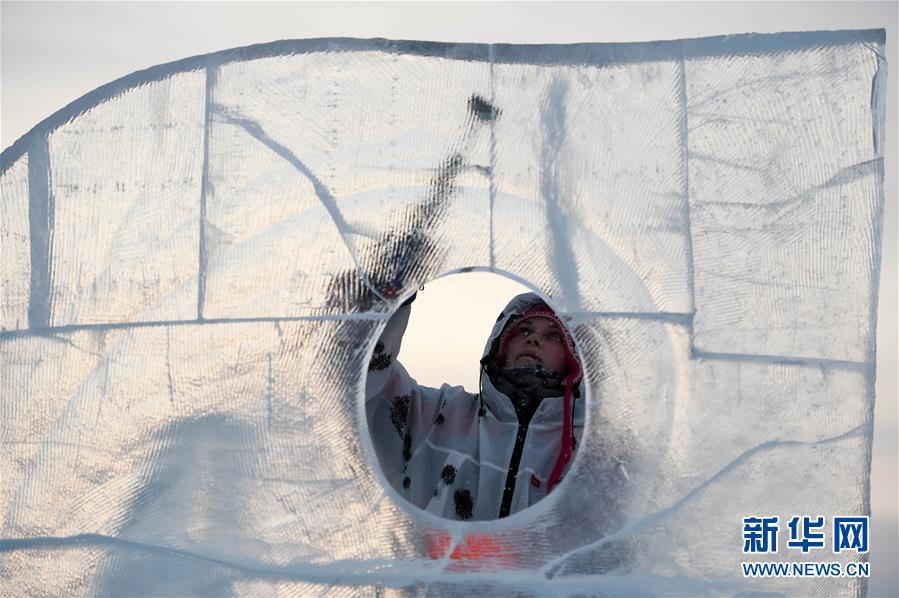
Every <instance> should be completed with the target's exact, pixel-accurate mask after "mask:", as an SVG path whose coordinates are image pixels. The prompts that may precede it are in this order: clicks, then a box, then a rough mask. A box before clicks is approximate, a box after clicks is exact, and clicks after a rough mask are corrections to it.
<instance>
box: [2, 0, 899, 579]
mask: <svg viewBox="0 0 899 598" xmlns="http://www.w3.org/2000/svg"><path fill="white" fill-rule="evenodd" d="M896 7H897V5H896V3H895V2H811V3H787V2H749V3H742V2H741V3H737V2H699V3H679V2H662V3H649V2H646V3H641V2H631V3H560V2H559V3H552V4H550V3H526V4H525V3H515V2H504V3H477V4H468V3H412V2H408V3H394V4H384V3H341V2H331V3H320V4H319V3H288V2H283V3H261V2H259V3H241V2H233V3H221V2H198V3H174V2H173V3H162V2H159V3H139V2H115V3H114V2H109V3H106V2H104V3H79V2H71V3H68V2H67V3H43V2H22V3H19V2H5V1H4V2H2V4H0V11H2V15H0V16H2V25H0V27H2V32H0V33H2V35H0V43H2V48H0V50H2V54H0V74H2V79H0V108H2V113H0V136H2V145H3V147H4V148H5V147H8V146H9V145H10V144H11V143H12V142H13V141H15V140H16V139H17V138H18V137H20V136H21V135H23V134H25V133H26V132H27V131H28V130H29V129H30V128H31V127H32V126H34V125H35V124H37V123H38V122H39V121H41V120H42V119H44V118H45V117H47V116H49V115H50V114H52V113H53V112H55V111H56V110H58V109H60V108H62V107H63V106H65V105H66V104H68V103H69V102H71V101H73V100H75V99H77V98H78V97H80V96H81V95H83V94H85V93H87V92H89V91H91V90H92V89H94V88H96V87H98V86H100V85H102V84H104V83H107V82H109V81H111V80H114V79H117V78H119V77H121V76H124V75H127V74H129V73H131V72H133V71H136V70H139V69H143V68H146V67H149V66H152V65H156V64H161V63H165V62H169V61H173V60H178V59H181V58H184V57H187V56H192V55H197V54H203V53H208V52H214V51H217V50H222V49H225V48H232V47H237V46H244V45H249V44H253V43H261V42H268V41H273V40H277V39H296V38H310V37H330V36H340V37H363V38H365V37H387V38H396V39H424V40H442V41H460V42H466V41H468V42H510V43H516V42H518V43H570V42H581V41H602V42H610V41H645V40H654V39H677V38H684V37H700V36H708V35H720V34H727V33H745V32H750V31H755V32H778V31H791V30H834V29H867V28H886V29H887V57H888V62H889V63H890V67H891V70H892V72H891V73H890V75H889V77H890V79H891V80H890V81H889V84H888V89H889V96H888V113H887V135H886V138H887V148H886V158H885V164H886V165H887V179H886V196H887V212H886V223H885V229H884V234H885V237H884V249H885V251H884V263H883V269H882V272H883V277H882V290H881V295H880V310H879V314H878V319H879V321H878V366H877V371H878V380H877V393H878V398H877V409H876V412H875V418H876V422H877V427H876V429H875V438H874V442H875V445H874V451H875V456H874V476H873V482H872V504H873V507H874V513H875V517H876V518H877V517H879V519H876V521H885V520H886V519H891V521H892V525H893V526H894V527H893V529H892V531H891V532H887V533H886V534H884V533H883V531H881V532H878V533H879V536H878V537H877V538H875V543H874V549H873V550H872V563H873V564H872V568H873V569H874V571H875V574H878V572H879V574H878V575H876V579H875V580H874V583H873V585H872V595H878V594H880V595H887V594H889V593H892V594H893V595H895V594H897V593H899V592H897V590H896V588H897V582H896V581H895V579H896V578H895V576H894V577H893V579H892V580H890V579H889V577H888V576H884V575H883V569H889V568H890V567H892V568H893V572H894V573H895V563H896V562H897V548H896V542H897V537H896V536H897V534H896V531H895V529H896V528H895V522H896V517H897V513H896V511H897V507H896V505H897V492H896V475H897V474H896V470H897V460H896V454H897V452H899V450H897V427H899V423H897V420H899V416H897V411H896V400H897V390H896V388H897V387H896V372H897V369H899V368H897V353H896V339H897V320H896V305H897V295H896V270H897V261H896V229H897V210H896V208H897V206H896V164H897V153H896V136H897V135H896V133H897V126H896V123H897V120H896V87H897V86H896V75H895V74H894V73H895V72H896V70H897V69H896V65H897V64H899V60H897V52H896V32H897V28H896V26H897V9H896ZM443 286H448V287H452V286H453V285H445V283H443V282H441V283H435V284H434V285H433V286H432V287H431V288H432V289H442V288H443ZM455 286H456V287H457V288H456V289H455V291H452V290H451V289H449V288H447V290H446V291H445V294H444V291H440V293H439V294H444V297H445V299H444V301H447V302H448V303H449V304H450V305H452V304H454V302H459V301H464V300H465V298H466V297H470V296H471V294H472V293H471V287H470V286H467V287H466V286H465V285H464V284H459V285H455ZM514 287H515V285H514V284H513V283H510V282H501V283H498V284H497V285H495V288H494V290H493V291H492V292H493V295H491V296H490V297H489V298H487V300H486V301H484V300H483V299H484V298H483V297H482V303H487V304H488V305H489V307H487V308H485V313H489V314H490V316H489V319H490V320H491V321H492V318H494V317H495V313H496V308H495V307H494V304H496V303H497V302H499V304H502V303H504V302H505V299H506V298H508V295H509V293H510V292H512V290H513V288H514ZM451 293H455V294H451ZM429 294H430V295H432V296H433V295H434V294H438V293H437V292H436V290H435V291H433V292H429V291H426V292H425V293H423V294H422V302H421V303H420V304H419V305H418V307H417V308H420V309H419V311H420V312H422V313H426V312H427V311H428V310H429V309H432V310H433V312H434V313H439V312H440V310H441V309H443V307H442V305H444V304H443V303H438V304H435V306H433V307H428V305H427V303H426V302H427V301H428V299H427V296H428V295H429ZM456 304H457V303H456ZM480 326H481V324H479V323H474V324H472V329H473V330H480V328H479V327H480ZM487 328H489V326H488V327H487ZM486 332H487V329H484V331H483V332H482V333H478V334H474V333H472V335H471V336H472V337H473V343H472V346H473V347H474V349H468V350H469V351H476V353H480V350H481V348H482V347H483V342H484V338H483V336H485V335H486ZM415 334H416V333H415V331H412V335H413V336H414V335H415ZM419 336H421V337H422V339H427V334H419ZM410 340H411V339H410ZM423 342H425V341H423ZM408 347H409V345H408V344H407V345H406V350H409V348H408ZM425 381H427V380H425ZM890 536H892V537H890ZM878 563H880V565H878ZM878 567H881V569H880V570H878Z"/></svg>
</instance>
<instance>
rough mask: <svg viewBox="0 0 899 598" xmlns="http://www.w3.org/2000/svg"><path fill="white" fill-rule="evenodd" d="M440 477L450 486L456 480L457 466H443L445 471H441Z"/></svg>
mask: <svg viewBox="0 0 899 598" xmlns="http://www.w3.org/2000/svg"><path fill="white" fill-rule="evenodd" d="M440 477H441V478H443V483H444V484H446V485H447V486H449V485H450V484H452V483H453V482H455V481H456V468H455V467H453V466H452V465H447V466H446V467H444V468H443V471H442V472H440Z"/></svg>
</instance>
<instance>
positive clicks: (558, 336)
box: [546, 330, 562, 343]
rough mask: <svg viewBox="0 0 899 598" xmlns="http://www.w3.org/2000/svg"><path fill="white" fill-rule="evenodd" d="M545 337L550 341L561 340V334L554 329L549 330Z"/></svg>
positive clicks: (558, 341)
mask: <svg viewBox="0 0 899 598" xmlns="http://www.w3.org/2000/svg"><path fill="white" fill-rule="evenodd" d="M546 338H548V339H549V340H551V341H554V342H557V343H561V342H562V334H561V333H560V332H557V331H555V330H552V331H550V332H549V333H548V334H547V335H546Z"/></svg>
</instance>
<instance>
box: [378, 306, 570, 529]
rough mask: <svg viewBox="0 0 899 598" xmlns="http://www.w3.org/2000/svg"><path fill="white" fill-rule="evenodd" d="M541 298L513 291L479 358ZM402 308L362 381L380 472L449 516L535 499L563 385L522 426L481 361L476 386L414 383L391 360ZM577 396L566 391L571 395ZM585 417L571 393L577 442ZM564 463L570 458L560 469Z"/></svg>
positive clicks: (477, 515)
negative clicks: (470, 389)
mask: <svg viewBox="0 0 899 598" xmlns="http://www.w3.org/2000/svg"><path fill="white" fill-rule="evenodd" d="M542 303H544V302H543V300H542V299H540V298H539V297H538V296H537V295H535V294H533V293H525V294H523V295H518V296H517V297H515V298H514V299H512V301H510V302H509V304H508V305H507V306H506V308H505V309H504V310H503V311H502V313H501V314H500V317H499V318H498V319H497V322H496V324H495V325H494V327H493V331H492V332H491V333H490V338H489V339H488V340H487V345H486V347H485V349H484V356H487V355H489V354H490V352H491V350H492V348H493V346H494V341H495V340H496V339H497V338H498V337H499V336H500V335H501V334H502V332H503V330H504V329H505V327H506V324H507V323H509V321H510V319H511V318H513V317H514V316H516V315H519V314H522V313H524V312H525V311H526V310H528V309H529V308H531V307H534V306H535V305H539V304H542ZM409 313H410V306H409V305H405V306H403V307H402V308H400V309H399V310H398V311H397V312H396V313H395V314H394V315H393V317H391V319H390V321H389V322H388V324H387V327H386V329H385V330H384V332H383V334H382V335H381V338H380V340H379V341H378V343H377V345H376V347H375V351H374V355H373V357H372V360H371V363H370V364H369V374H368V380H367V384H366V402H367V404H366V411H367V417H368V425H369V430H370V432H371V435H372V441H373V443H374V446H375V450H376V452H377V455H378V459H379V461H380V464H381V468H382V471H383V472H384V475H385V477H386V478H387V480H389V482H390V483H391V485H392V486H393V487H394V489H395V490H396V491H397V492H398V493H399V494H400V495H401V496H403V497H405V498H406V499H407V500H408V501H409V502H411V503H412V504H414V505H415V506H417V507H419V508H421V509H424V510H426V511H428V512H429V513H433V514H435V515H439V516H442V517H446V518H449V519H456V520H467V519H472V520H487V519H496V518H498V517H500V516H501V513H502V515H505V514H513V513H516V512H518V511H520V510H522V509H525V508H527V507H529V506H530V505H532V504H534V503H536V502H538V501H540V500H541V499H543V498H544V497H545V496H546V495H547V486H548V481H549V479H550V476H551V473H552V471H553V468H554V466H555V465H556V462H557V460H558V457H559V454H560V451H561V449H562V441H563V403H564V400H563V394H564V388H562V389H560V390H559V396H550V397H547V398H543V399H542V400H540V403H539V406H538V407H537V409H536V411H535V412H534V415H533V416H532V418H531V420H530V423H529V424H524V425H521V426H520V425H519V421H518V416H517V415H516V410H515V407H514V405H513V403H512V400H511V399H510V398H509V397H508V396H507V395H505V394H503V393H501V392H500V391H499V390H497V389H496V387H495V386H494V383H493V382H492V381H491V379H490V376H488V375H487V373H486V367H485V366H484V365H482V366H481V379H480V386H481V388H480V392H479V393H477V394H471V393H469V392H466V391H465V389H464V388H462V387H461V386H450V385H448V384H444V385H443V386H442V387H440V388H439V389H435V388H428V387H426V386H420V385H418V384H417V383H416V382H415V380H414V379H413V378H412V377H410V376H409V374H408V373H407V372H406V370H405V368H403V366H402V365H401V364H400V363H399V362H398V361H397V359H396V356H397V354H398V353H399V349H400V344H401V341H402V337H403V333H404V332H405V330H406V324H407V322H408V320H409ZM569 334H570V333H569ZM579 395H580V396H582V393H580V392H577V391H576V392H574V393H573V394H572V399H573V400H574V397H577V396H579ZM583 424H584V404H583V399H582V398H579V399H576V400H574V404H573V429H572V431H573V436H574V439H575V447H576V446H577V445H578V444H579V441H580V436H581V432H582V430H583ZM516 445H517V446H516ZM515 453H518V455H516V454H515ZM516 457H518V458H520V460H519V463H518V466H517V467H514V461H515V459H516ZM570 466H571V462H570V461H569V462H568V463H567V465H566V469H565V470H563V475H564V473H565V471H566V470H567V468H569V467H570ZM510 469H511V470H512V471H510ZM507 484H508V488H509V490H508V491H506V487H507ZM504 502H505V503H506V504H505V508H503V503H504Z"/></svg>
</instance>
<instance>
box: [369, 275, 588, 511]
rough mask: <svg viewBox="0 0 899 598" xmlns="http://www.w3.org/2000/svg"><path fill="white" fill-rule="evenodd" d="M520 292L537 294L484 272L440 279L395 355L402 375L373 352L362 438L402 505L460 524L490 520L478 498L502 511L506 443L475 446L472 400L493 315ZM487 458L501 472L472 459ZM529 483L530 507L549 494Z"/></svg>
mask: <svg viewBox="0 0 899 598" xmlns="http://www.w3.org/2000/svg"><path fill="white" fill-rule="evenodd" d="M526 292H533V289H531V288H529V287H527V286H525V285H524V284H522V283H521V282H517V281H515V280H512V279H510V278H507V277H505V276H499V275H496V274H493V273H490V272H467V273H463V274H454V275H449V276H444V277H441V278H438V279H436V280H433V281H431V282H428V283H426V284H425V286H424V290H422V291H419V292H418V294H417V296H416V299H415V301H414V302H413V303H412V306H411V313H410V316H409V321H408V325H407V327H406V331H405V334H403V336H402V345H401V348H400V351H399V354H398V355H397V356H396V361H397V362H399V364H401V366H402V369H403V370H405V372H407V373H408V377H404V376H402V375H398V374H397V373H396V372H398V371H399V368H398V366H397V364H395V363H394V362H393V360H392V359H390V360H387V359H383V358H381V359H379V352H380V347H373V352H372V353H373V355H372V359H371V360H370V361H369V364H370V369H369V372H368V378H367V385H366V386H367V389H366V393H367V395H369V397H370V400H369V401H367V404H366V416H367V417H366V419H367V422H368V432H369V434H370V436H371V441H372V446H373V448H374V450H375V454H376V455H377V460H378V464H379V465H380V470H381V473H382V475H383V477H382V479H383V480H385V481H386V482H387V483H388V484H389V485H390V486H392V487H393V489H394V490H395V491H396V492H397V494H399V495H400V496H401V497H404V498H405V499H406V500H405V501H403V502H404V503H405V504H406V505H409V504H410V503H411V504H412V505H414V506H417V507H418V508H420V509H426V510H427V511H429V512H431V513H432V514H435V515H438V516H443V517H446V518H447V519H452V520H456V521H458V520H463V521H465V520H468V519H472V520H489V519H493V518H495V516H489V515H486V514H485V511H486V510H489V507H486V508H482V509H479V508H478V507H477V506H476V505H474V503H477V504H478V505H479V504H481V501H484V504H485V505H495V506H496V509H497V510H498V509H499V505H500V504H501V502H502V499H503V487H504V485H505V482H506V477H507V468H508V463H507V462H508V461H509V458H508V456H505V452H507V451H506V450H505V449H504V448H502V447H503V446H505V444H508V443H505V444H504V443H502V442H501V441H498V442H497V443H496V444H495V445H493V446H481V444H482V443H483V442H485V441H486V440H489V436H490V431H489V430H487V429H485V428H484V427H483V426H480V425H479V423H478V419H479V416H478V413H477V411H478V405H479V401H478V398H477V397H476V396H475V395H476V393H479V392H480V391H481V382H480V372H481V365H480V360H481V357H482V355H483V353H484V351H485V345H486V342H487V340H488V337H489V336H490V333H491V330H492V329H493V327H494V325H495V323H496V321H497V316H498V315H499V313H500V312H501V311H503V309H504V308H505V307H506V306H507V304H508V303H509V301H510V300H511V299H512V298H513V297H515V296H516V295H519V294H521V293H526ZM544 299H545V298H544ZM400 303H401V302H398V304H397V305H398V306H399V304H400ZM382 340H384V342H385V343H386V342H389V341H387V340H386V339H382ZM373 344H376V343H373ZM584 388H585V385H583V384H582V385H581V389H584ZM413 396H417V399H412V398H411V397H413ZM582 396H583V395H582ZM583 398H586V397H583ZM410 401H411V405H412V408H411V409H410ZM450 402H453V403H452V405H451V404H450ZM559 404H560V405H561V402H559ZM508 405H509V407H510V408H511V403H508ZM472 406H473V407H472ZM513 417H514V413H513ZM494 423H496V424H498V422H496V421H495V420H494ZM410 430H411V431H412V433H411V434H409V438H408V439H407V437H406V436H407V433H408V432H409V431H410ZM416 432H417V433H418V434H419V435H420V436H416ZM516 432H517V426H516V423H515V420H514V419H513V420H512V421H511V422H509V423H505V424H500V425H497V429H496V430H495V431H494V432H493V433H494V434H503V433H504V434H505V435H508V436H509V437H511V438H512V439H514V438H515V435H516ZM485 434H486V436H485ZM544 435H545V434H544ZM413 438H414V445H413V443H412V439H413ZM553 438H555V436H553ZM557 445H558V443H552V448H551V449H548V450H549V451H550V452H552V455H551V458H548V459H545V460H544V461H547V462H548V463H549V464H550V466H551V465H552V464H554V463H555V458H556V456H557V454H558V446H557ZM491 449H492V450H491ZM493 452H496V455H495V457H494V458H492V459H489V460H490V461H491V462H497V461H505V462H506V464H505V465H504V467H503V468H502V469H500V468H498V467H496V466H495V465H494V466H493V467H492V469H494V470H496V471H495V474H496V475H493V476H484V475H482V474H481V473H480V472H479V470H478V464H477V463H476V462H477V461H478V460H479V459H480V460H483V459H484V458H485V454H492V453H493ZM472 453H474V455H472ZM500 453H503V455H500ZM531 458H533V457H531ZM480 467H482V468H483V467H489V466H487V465H483V464H481V465H480ZM530 477H533V478H534V479H533V480H530V479H529V480H528V481H529V482H530V483H532V484H533V486H534V488H532V492H531V494H532V496H531V498H530V504H531V506H533V505H534V504H535V503H536V502H538V501H539V500H542V497H543V496H545V488H546V484H547V481H548V480H546V479H539V478H537V477H536V475H535V476H530V474H529V478H530ZM544 477H548V472H547V475H546V476H544ZM493 478H495V479H493ZM488 479H489V480H490V481H488ZM467 480H472V481H473V482H475V483H476V484H477V485H478V488H477V489H476V491H475V490H474V489H469V488H468V487H466V481H467ZM485 486H490V487H489V488H485ZM519 487H520V486H519ZM541 490H542V491H541ZM476 494H477V495H476ZM472 507H473V508H472ZM470 508H472V511H473V512H469V509H470ZM527 510H529V509H527ZM513 514H514V513H513Z"/></svg>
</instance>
